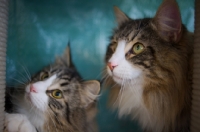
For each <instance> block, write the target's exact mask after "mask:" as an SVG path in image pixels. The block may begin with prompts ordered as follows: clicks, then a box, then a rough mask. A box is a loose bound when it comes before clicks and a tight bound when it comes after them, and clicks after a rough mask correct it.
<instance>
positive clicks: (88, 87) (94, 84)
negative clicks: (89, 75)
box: [81, 80, 100, 108]
mask: <svg viewBox="0 0 200 132" xmlns="http://www.w3.org/2000/svg"><path fill="white" fill-rule="evenodd" d="M82 86H83V90H82V91H81V102H82V105H83V107H85V108H86V107H87V106H88V105H90V104H91V103H92V102H94V101H95V100H96V99H97V97H98V96H99V95H98V94H99V91H100V83H99V82H98V81H95V80H92V81H85V82H83V83H82Z"/></svg>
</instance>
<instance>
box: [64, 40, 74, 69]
mask: <svg viewBox="0 0 200 132" xmlns="http://www.w3.org/2000/svg"><path fill="white" fill-rule="evenodd" d="M63 58H65V60H66V65H67V66H68V67H74V64H73V62H72V57H71V48H70V42H68V45H67V48H66V49H65V52H64V55H63Z"/></svg>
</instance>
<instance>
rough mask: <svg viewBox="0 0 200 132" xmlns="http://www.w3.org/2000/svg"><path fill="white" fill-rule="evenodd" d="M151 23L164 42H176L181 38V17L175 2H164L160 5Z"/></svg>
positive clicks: (172, 0) (171, 0) (166, 0)
mask: <svg viewBox="0 0 200 132" xmlns="http://www.w3.org/2000/svg"><path fill="white" fill-rule="evenodd" d="M153 23H154V25H155V27H156V29H157V30H158V33H159V35H160V36H161V37H162V38H164V39H165V40H166V41H173V42H178V41H179V40H180V38H181V28H182V22H181V15H180V11H179V7H178V4H177V2H176V1H175V0H164V1H163V3H162V4H161V5H160V7H159V9H158V11H157V13H156V15H155V17H154V18H153Z"/></svg>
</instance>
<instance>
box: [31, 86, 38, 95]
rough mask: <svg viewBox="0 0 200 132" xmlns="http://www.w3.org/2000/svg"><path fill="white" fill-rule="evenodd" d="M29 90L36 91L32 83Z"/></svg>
mask: <svg viewBox="0 0 200 132" xmlns="http://www.w3.org/2000/svg"><path fill="white" fill-rule="evenodd" d="M30 92H32V93H37V90H36V89H35V87H33V85H32V84H31V85H30Z"/></svg>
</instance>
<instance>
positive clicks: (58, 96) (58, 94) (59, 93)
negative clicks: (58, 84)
mask: <svg viewBox="0 0 200 132" xmlns="http://www.w3.org/2000/svg"><path fill="white" fill-rule="evenodd" d="M51 95H52V96H53V97H54V98H56V99H61V98H62V97H63V96H62V91H60V90H58V89H56V90H53V91H52V93H51Z"/></svg>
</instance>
